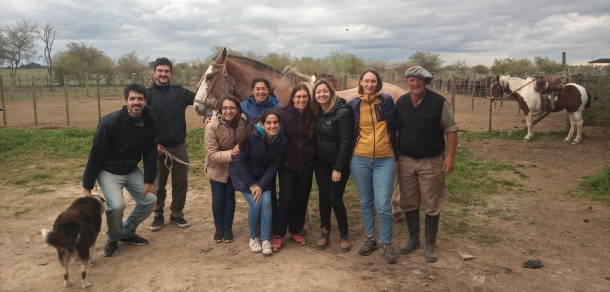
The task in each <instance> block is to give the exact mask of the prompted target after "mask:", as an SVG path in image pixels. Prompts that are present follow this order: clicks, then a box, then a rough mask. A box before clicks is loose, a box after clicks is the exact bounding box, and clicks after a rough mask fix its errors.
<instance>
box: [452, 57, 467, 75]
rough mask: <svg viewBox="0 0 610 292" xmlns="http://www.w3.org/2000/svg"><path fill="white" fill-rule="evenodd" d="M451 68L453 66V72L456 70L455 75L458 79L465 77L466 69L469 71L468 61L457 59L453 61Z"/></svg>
mask: <svg viewBox="0 0 610 292" xmlns="http://www.w3.org/2000/svg"><path fill="white" fill-rule="evenodd" d="M451 66H453V70H455V73H456V74H457V76H458V77H463V76H464V75H466V69H468V67H467V66H466V61H464V60H462V59H457V60H455V61H453V63H452V64H451Z"/></svg>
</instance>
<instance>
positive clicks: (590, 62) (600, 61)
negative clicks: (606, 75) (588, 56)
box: [588, 58, 610, 64]
mask: <svg viewBox="0 0 610 292" xmlns="http://www.w3.org/2000/svg"><path fill="white" fill-rule="evenodd" d="M588 63H589V64H608V63H610V58H601V59H597V60H593V61H589V62H588Z"/></svg>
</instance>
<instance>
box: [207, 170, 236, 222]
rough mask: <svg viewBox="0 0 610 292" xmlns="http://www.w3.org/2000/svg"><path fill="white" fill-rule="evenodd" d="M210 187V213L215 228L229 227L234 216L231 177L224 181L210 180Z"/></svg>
mask: <svg viewBox="0 0 610 292" xmlns="http://www.w3.org/2000/svg"><path fill="white" fill-rule="evenodd" d="M210 186H211V188H212V214H213V215H214V225H215V226H216V229H219V228H224V229H231V228H232V227H233V218H234V217H235V189H234V188H233V184H232V183H231V178H230V177H229V178H228V179H227V182H226V183H221V182H217V181H215V180H210Z"/></svg>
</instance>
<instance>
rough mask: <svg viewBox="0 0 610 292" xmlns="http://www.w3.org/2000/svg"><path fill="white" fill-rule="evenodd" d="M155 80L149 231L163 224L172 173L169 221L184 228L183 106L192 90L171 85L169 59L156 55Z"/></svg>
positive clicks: (150, 92) (151, 99)
mask: <svg viewBox="0 0 610 292" xmlns="http://www.w3.org/2000/svg"><path fill="white" fill-rule="evenodd" d="M154 68H155V69H154V70H155V82H154V83H153V86H152V87H150V88H148V105H149V106H150V107H151V108H152V109H153V111H154V112H155V116H156V119H157V143H159V144H158V146H157V155H158V158H157V164H158V166H157V179H156V185H157V197H158V199H157V208H156V209H155V219H154V220H153V223H152V224H151V225H150V230H152V231H157V230H159V229H161V228H162V227H163V223H164V219H163V208H164V207H165V198H166V196H167V192H166V190H165V186H166V185H167V179H168V177H169V174H170V170H171V174H172V204H171V206H170V210H171V214H170V216H169V220H170V222H172V223H174V224H176V225H178V227H183V228H184V227H188V226H189V222H188V221H186V219H184V213H183V209H184V204H185V202H186V192H187V191H188V172H189V168H188V163H189V154H188V151H187V145H186V120H185V113H184V111H185V110H186V107H188V106H189V105H192V104H193V101H194V99H195V93H194V92H192V91H190V90H188V89H185V88H183V87H182V86H180V85H171V84H170V79H171V77H172V62H171V61H170V60H169V59H167V58H157V60H155V64H154Z"/></svg>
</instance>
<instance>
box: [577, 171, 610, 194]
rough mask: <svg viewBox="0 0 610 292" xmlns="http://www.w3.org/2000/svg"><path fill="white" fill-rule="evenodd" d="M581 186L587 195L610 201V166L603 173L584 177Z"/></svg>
mask: <svg viewBox="0 0 610 292" xmlns="http://www.w3.org/2000/svg"><path fill="white" fill-rule="evenodd" d="M580 186H581V191H582V194H583V195H584V196H585V197H587V198H591V199H593V200H597V201H602V202H610V167H607V168H606V169H605V170H604V171H603V172H602V173H599V174H595V175H590V176H586V177H584V179H583V180H582V181H581V182H580Z"/></svg>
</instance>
